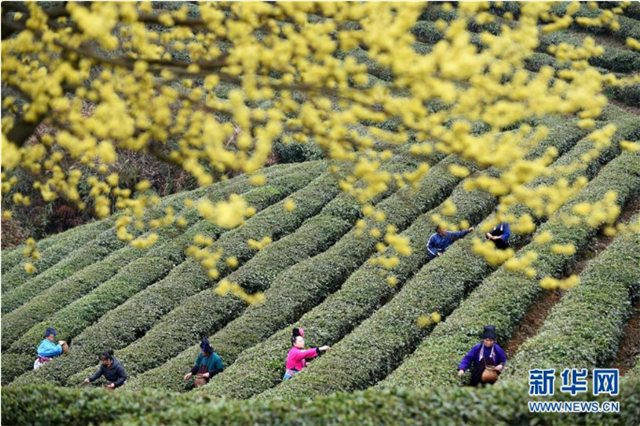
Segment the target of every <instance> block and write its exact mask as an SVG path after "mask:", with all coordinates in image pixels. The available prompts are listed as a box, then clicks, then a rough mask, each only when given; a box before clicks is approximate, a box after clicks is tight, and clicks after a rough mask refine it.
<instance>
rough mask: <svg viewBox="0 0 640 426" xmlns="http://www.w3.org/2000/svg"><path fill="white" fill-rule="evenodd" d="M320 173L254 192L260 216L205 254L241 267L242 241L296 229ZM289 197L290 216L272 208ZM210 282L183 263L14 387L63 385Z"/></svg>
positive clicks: (307, 171) (307, 169)
mask: <svg viewBox="0 0 640 426" xmlns="http://www.w3.org/2000/svg"><path fill="white" fill-rule="evenodd" d="M325 167H326V164H325V163H323V162H319V163H315V164H305V166H304V167H300V169H303V170H301V171H300V172H299V173H291V174H289V175H288V176H286V177H283V178H282V180H281V181H280V182H279V183H278V184H277V185H275V186H271V187H262V188H258V189H259V190H261V191H259V192H256V193H255V197H252V199H250V200H247V201H248V202H249V203H250V204H251V205H252V206H254V207H255V208H256V209H257V210H261V209H265V210H264V211H261V212H260V213H258V214H256V215H255V216H254V217H252V218H251V219H249V220H248V221H247V222H246V223H245V224H244V225H242V226H240V227H238V228H236V229H234V230H232V231H230V232H227V233H225V234H223V235H222V236H221V237H220V238H219V239H218V240H217V241H216V242H215V243H214V244H213V245H212V246H211V248H210V249H211V250H214V251H215V250H217V249H222V250H223V251H224V253H225V257H226V256H232V255H235V256H236V257H237V258H238V261H239V262H240V263H241V264H242V263H244V262H245V261H247V260H248V259H250V258H251V257H252V256H253V254H254V253H255V250H254V249H252V248H250V247H249V246H248V245H247V243H246V242H247V240H248V239H250V238H253V239H258V240H260V239H262V238H263V237H265V236H267V235H271V237H272V238H273V239H274V240H278V239H279V238H281V237H282V236H283V235H286V234H288V233H289V232H291V231H292V230H293V229H295V228H297V227H298V226H299V225H300V223H301V221H302V220H303V219H305V218H306V217H308V216H305V215H310V214H313V213H314V210H313V209H311V208H310V207H308V206H309V205H313V204H314V200H313V199H310V197H306V195H307V194H308V193H314V194H315V193H316V192H315V191H317V189H318V187H320V188H324V189H325V190H329V187H328V186H327V184H326V182H327V181H328V180H330V179H329V177H328V176H327V174H326V173H325V174H324V175H322V176H321V177H319V178H317V179H316V181H315V182H314V183H313V184H311V185H309V186H307V187H305V185H307V184H308V183H309V182H310V181H311V180H313V179H314V178H315V177H317V176H318V175H319V174H320V173H321V172H322V170H323V169H324V168H325ZM336 187H337V185H336ZM300 188H302V189H301V190H300ZM295 191H298V192H297V193H295V194H294V195H293V196H292V197H291V198H292V199H294V200H296V201H297V204H298V208H297V209H296V210H294V211H293V212H287V211H286V210H285V209H284V208H283V203H284V202H283V201H280V202H278V200H282V199H283V198H284V197H286V196H288V195H289V194H291V193H294V192H295ZM316 202H317V201H316ZM273 203H276V204H273ZM272 204H273V205H272ZM267 206H270V207H267ZM206 223H208V222H206ZM216 228H217V227H215V226H214V225H213V224H211V225H210V229H209V231H210V232H206V233H205V234H212V235H213V236H216V235H219V234H220V231H219V230H216ZM219 271H220V276H221V277H224V276H225V275H226V274H227V273H228V272H229V267H228V266H226V264H225V265H223V266H222V267H219ZM214 282H215V281H214V280H212V279H210V278H207V275H206V273H205V272H204V270H203V269H202V267H201V266H200V264H199V263H198V262H196V261H195V260H193V259H189V260H187V261H186V262H183V263H182V264H181V265H180V266H178V267H176V268H174V269H173V270H172V271H171V273H169V275H168V276H167V277H166V278H165V279H163V280H162V281H160V282H158V283H155V284H154V285H152V286H150V287H148V288H146V289H145V290H144V291H142V292H140V293H138V294H136V295H135V296H134V297H132V298H130V299H129V300H127V302H125V303H124V304H123V305H121V306H119V307H118V308H117V309H115V310H113V311H110V312H109V313H108V314H107V315H105V316H103V317H102V318H100V320H99V321H98V322H97V323H96V324H94V325H93V326H91V327H89V328H87V329H85V330H84V331H83V332H82V333H81V334H80V335H79V336H77V338H76V341H81V342H82V346H83V350H82V351H79V350H75V351H74V350H73V349H74V348H73V347H72V348H71V350H70V352H69V354H68V355H67V356H65V357H61V358H59V359H55V360H54V361H52V362H50V363H47V364H46V365H45V366H43V367H41V368H40V369H38V370H37V371H35V372H33V373H28V374H27V375H24V376H22V377H20V378H18V379H17V380H16V382H18V381H21V380H23V381H24V382H30V381H31V380H35V381H41V380H43V381H50V382H54V383H64V382H66V380H67V379H68V377H69V376H70V375H71V374H73V373H75V372H78V371H80V370H81V369H83V368H86V367H88V366H89V365H91V364H92V363H93V361H94V359H95V358H94V357H95V355H92V354H96V353H99V352H101V351H103V350H105V348H106V347H108V348H110V349H113V350H116V349H120V348H122V347H124V346H126V345H127V344H129V343H131V342H133V341H135V340H136V339H138V338H140V337H142V336H143V335H144V333H146V331H147V330H148V329H150V328H151V327H152V326H153V324H155V323H156V322H157V321H158V320H159V319H160V318H161V317H162V316H163V315H164V314H166V313H167V312H169V311H171V310H172V309H173V308H174V307H176V306H177V305H179V304H180V302H181V301H182V300H184V299H186V298H187V297H189V296H191V295H192V294H195V293H197V292H198V291H201V290H203V289H204V288H207V287H210V286H211V285H212V284H213V283H214Z"/></svg>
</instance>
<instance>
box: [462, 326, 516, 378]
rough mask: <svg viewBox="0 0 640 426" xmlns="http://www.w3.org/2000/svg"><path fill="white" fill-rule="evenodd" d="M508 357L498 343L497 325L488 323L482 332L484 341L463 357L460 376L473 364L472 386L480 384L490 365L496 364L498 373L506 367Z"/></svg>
mask: <svg viewBox="0 0 640 426" xmlns="http://www.w3.org/2000/svg"><path fill="white" fill-rule="evenodd" d="M505 362H507V357H506V356H505V354H504V351H503V350H502V348H501V347H500V346H498V345H497V344H496V326H495V325H488V326H486V327H485V328H484V332H483V333H482V342H480V343H478V344H477V345H475V346H474V347H473V348H471V350H470V351H469V353H468V354H466V355H465V356H464V358H462V362H461V363H460V365H459V366H458V376H460V377H462V376H463V375H464V372H465V371H467V369H468V368H469V367H470V366H471V365H473V370H472V371H471V386H478V385H479V384H480V383H483V382H482V373H483V372H484V370H485V369H486V367H487V366H488V365H494V366H495V367H496V371H497V372H498V374H500V372H501V371H502V369H503V368H504V364H505Z"/></svg>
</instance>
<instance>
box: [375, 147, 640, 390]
mask: <svg viewBox="0 0 640 426" xmlns="http://www.w3.org/2000/svg"><path fill="white" fill-rule="evenodd" d="M639 159H640V155H639V154H633V153H628V152H627V153H623V154H622V155H621V156H620V157H618V158H616V159H615V160H613V161H612V162H611V163H610V164H609V165H607V166H606V167H604V168H603V169H602V170H601V171H600V173H599V174H598V176H597V178H596V179H594V180H593V181H592V182H591V183H590V184H589V185H588V186H587V187H586V188H585V189H584V190H582V191H581V192H580V193H579V194H577V195H576V196H574V197H573V198H572V199H571V200H570V201H569V202H568V203H567V204H565V206H563V207H562V208H561V209H560V210H559V212H558V214H562V213H569V212H571V208H572V207H573V206H574V205H575V204H577V203H580V202H588V203H593V202H596V201H598V200H601V199H602V198H603V197H604V195H605V194H606V192H607V191H611V190H613V191H616V192H617V194H618V200H617V202H618V204H621V205H624V204H626V203H627V202H628V201H629V200H632V199H634V198H635V197H637V195H638V193H639V192H640V161H638V160H639ZM544 231H549V232H551V233H552V235H553V236H554V242H555V243H557V244H569V243H571V244H574V246H575V247H576V253H579V252H580V251H581V250H582V249H584V248H585V247H586V246H587V245H588V244H589V243H590V241H591V239H592V238H593V237H594V236H595V234H596V230H595V229H592V228H588V227H583V226H574V227H568V226H566V225H564V224H563V223H562V222H561V221H560V220H551V221H549V222H547V223H545V224H544V225H542V226H541V227H540V228H539V231H538V232H544ZM531 250H536V251H537V253H538V259H537V260H536V261H535V262H534V264H533V267H534V268H535V269H536V270H537V274H538V276H537V277H535V278H527V277H525V276H524V275H523V274H522V273H518V272H509V271H507V270H506V269H505V268H501V269H499V270H498V271H497V272H496V273H494V274H492V275H491V276H490V277H489V278H487V279H486V280H485V281H484V282H483V283H482V285H481V286H480V287H478V289H477V290H476V291H475V292H473V293H472V294H471V295H470V296H469V298H467V299H466V300H465V301H464V302H463V303H462V304H461V305H460V307H459V308H458V309H456V310H455V311H454V312H453V314H452V315H451V316H449V317H448V318H447V320H446V321H445V322H443V323H441V324H439V325H438V326H436V327H435V328H434V330H433V332H432V333H431V335H430V336H429V337H428V338H427V339H426V340H424V341H423V343H422V344H421V345H420V346H419V347H418V349H417V350H416V352H415V353H414V354H413V355H412V356H411V357H410V358H408V359H407V360H406V361H405V362H404V363H403V364H402V365H401V366H400V367H399V368H398V369H397V370H396V371H394V372H393V373H392V374H391V375H390V376H389V377H388V378H387V379H386V380H385V381H384V382H381V383H380V385H379V386H416V387H426V386H433V385H436V386H443V385H444V386H453V385H455V384H457V383H458V379H457V376H456V375H455V374H454V373H453V371H454V367H455V363H456V362H457V361H458V360H460V359H461V358H462V356H463V355H464V354H465V353H466V352H467V351H468V350H469V349H470V348H471V347H472V346H473V345H474V344H476V343H478V336H479V332H480V331H481V326H482V325H483V324H495V325H496V326H497V332H498V338H497V340H498V342H505V341H507V340H508V338H509V337H510V336H511V334H512V333H513V330H514V329H515V327H516V326H517V325H518V324H519V323H520V321H521V319H522V317H523V316H524V313H525V312H526V310H527V309H528V308H529V306H531V305H532V304H533V303H534V302H535V300H536V299H537V298H538V296H539V294H540V293H541V291H542V290H541V288H540V286H539V284H538V279H539V278H541V277H545V276H555V277H558V276H562V275H563V274H564V273H565V272H566V271H567V269H568V267H569V266H570V265H571V264H572V263H573V262H575V260H576V257H577V254H574V255H570V256H569V255H558V254H554V253H552V252H551V251H550V250H540V249H539V247H532V245H530V246H527V247H525V248H524V249H523V250H522V252H528V251H531ZM507 368H508V367H507Z"/></svg>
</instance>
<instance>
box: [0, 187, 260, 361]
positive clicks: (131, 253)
mask: <svg viewBox="0 0 640 426" xmlns="http://www.w3.org/2000/svg"><path fill="white" fill-rule="evenodd" d="M229 182H232V181H227V182H222V183H220V184H218V185H216V187H217V188H216V189H217V191H216V192H215V193H214V194H213V195H212V196H211V197H208V198H209V199H210V200H211V201H213V202H216V201H221V200H224V199H226V198H227V197H228V196H229V195H230V194H233V193H238V194H242V193H244V192H246V191H248V190H250V189H251V185H250V184H249V182H248V179H241V180H239V181H238V182H234V183H233V184H231V183H229ZM180 201H182V200H180ZM180 213H181V212H180V210H178V215H180ZM183 217H184V218H185V219H187V220H188V223H189V224H191V225H192V224H193V223H195V222H196V221H197V220H198V218H199V215H198V212H197V210H196V209H191V210H190V211H189V212H187V214H186V215H183ZM106 232H107V233H109V234H111V235H109V236H108V238H109V239H110V238H111V237H112V236H113V234H114V230H112V229H110V230H108V231H106ZM154 232H155V234H156V235H157V236H158V241H157V242H156V244H155V247H154V248H153V250H154V251H157V250H158V249H161V247H162V246H163V245H165V244H174V241H173V240H174V238H175V237H177V236H178V235H179V229H178V228H177V227H175V226H170V227H164V228H159V229H156V230H154ZM91 253H92V251H91V247H90V246H88V247H83V249H82V250H80V252H79V253H78V255H79V256H83V255H85V256H88V257H89V260H93V257H92V256H91ZM148 253H149V250H145V249H138V248H136V247H133V246H131V245H125V246H124V247H123V248H121V249H119V250H116V251H114V252H112V254H110V255H108V256H107V257H106V258H105V259H104V260H102V261H101V260H100V258H98V259H96V260H95V262H94V263H89V265H88V266H87V267H85V268H84V269H82V270H80V271H78V272H76V273H75V274H73V275H71V276H70V277H69V278H67V279H65V280H62V281H59V282H56V283H55V284H54V285H52V286H50V287H49V288H48V289H46V290H45V291H43V292H42V293H41V294H39V295H38V296H37V297H35V298H33V299H31V301H29V302H27V303H24V304H23V305H22V306H20V307H19V308H17V309H15V310H14V311H12V312H11V313H9V314H7V315H4V316H3V318H2V334H3V336H4V339H3V341H4V342H3V343H4V344H5V346H3V349H6V347H7V346H8V345H9V344H11V343H12V342H14V341H15V340H16V339H18V338H19V337H20V335H22V334H23V333H24V332H25V331H27V330H29V328H30V327H31V326H33V325H34V324H37V323H38V322H40V321H42V320H44V319H47V318H49V317H50V316H51V315H52V314H54V313H55V312H57V311H58V310H60V309H62V308H63V307H64V306H65V305H67V304H69V303H71V302H73V301H74V300H76V299H78V298H80V297H82V296H83V295H85V294H87V293H88V292H89V291H91V290H92V289H94V288H95V287H97V286H99V285H100V284H102V283H103V282H105V281H107V280H108V279H109V278H111V277H112V276H113V275H115V274H116V273H117V272H119V271H120V270H121V269H122V268H123V267H125V266H126V265H128V264H129V263H131V262H134V261H135V260H136V259H138V258H140V257H142V256H145V255H147V254H148ZM70 260H71V261H75V260H76V256H74V257H72V258H71V259H70ZM17 291H18V290H15V291H14V292H11V293H9V294H8V295H7V296H6V298H5V300H4V301H3V308H4V306H5V305H4V304H5V303H7V302H11V299H10V300H9V301H7V299H9V297H8V296H11V295H13V294H14V293H16V292H17ZM41 333H42V331H41Z"/></svg>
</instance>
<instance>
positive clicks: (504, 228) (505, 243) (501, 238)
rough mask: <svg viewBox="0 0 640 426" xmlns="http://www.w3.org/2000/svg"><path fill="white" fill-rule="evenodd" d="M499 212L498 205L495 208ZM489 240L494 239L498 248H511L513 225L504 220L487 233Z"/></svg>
mask: <svg viewBox="0 0 640 426" xmlns="http://www.w3.org/2000/svg"><path fill="white" fill-rule="evenodd" d="M494 211H495V212H496V213H498V207H496V208H495V210H494ZM485 236H486V237H487V239H488V240H490V241H493V244H494V245H495V246H496V248H498V249H500V250H506V249H508V248H509V237H510V236H511V227H510V226H509V224H508V223H507V222H502V223H499V224H498V225H496V226H495V227H494V228H493V229H492V230H491V231H489V232H487V233H486V235H485Z"/></svg>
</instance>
